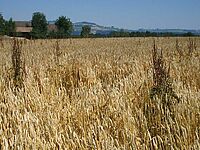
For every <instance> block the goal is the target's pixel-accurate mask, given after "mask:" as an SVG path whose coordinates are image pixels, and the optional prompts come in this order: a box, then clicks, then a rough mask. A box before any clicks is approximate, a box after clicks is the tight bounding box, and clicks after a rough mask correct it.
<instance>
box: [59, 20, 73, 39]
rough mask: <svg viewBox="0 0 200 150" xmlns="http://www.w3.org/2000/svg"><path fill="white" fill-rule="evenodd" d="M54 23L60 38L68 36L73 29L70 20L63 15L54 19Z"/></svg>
mask: <svg viewBox="0 0 200 150" xmlns="http://www.w3.org/2000/svg"><path fill="white" fill-rule="evenodd" d="M55 25H56V26H57V29H58V35H59V37H60V38H63V37H69V36H70V35H71V33H72V31H73V24H72V22H71V21H70V19H69V18H66V17H65V16H60V17H59V18H58V19H57V20H56V22H55Z"/></svg>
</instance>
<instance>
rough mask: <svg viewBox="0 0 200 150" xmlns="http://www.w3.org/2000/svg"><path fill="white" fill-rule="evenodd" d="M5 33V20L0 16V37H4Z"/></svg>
mask: <svg viewBox="0 0 200 150" xmlns="http://www.w3.org/2000/svg"><path fill="white" fill-rule="evenodd" d="M4 33H5V20H4V18H3V16H2V15H1V14H0V35H4Z"/></svg>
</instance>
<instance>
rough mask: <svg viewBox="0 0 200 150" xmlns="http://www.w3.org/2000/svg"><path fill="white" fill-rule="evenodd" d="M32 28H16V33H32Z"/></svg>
mask: <svg viewBox="0 0 200 150" xmlns="http://www.w3.org/2000/svg"><path fill="white" fill-rule="evenodd" d="M31 31H32V27H16V32H22V33H24V32H31Z"/></svg>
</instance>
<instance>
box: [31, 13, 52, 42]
mask: <svg viewBox="0 0 200 150" xmlns="http://www.w3.org/2000/svg"><path fill="white" fill-rule="evenodd" d="M31 23H32V27H33V29H32V36H33V38H45V37H46V35H47V25H48V23H47V20H46V16H45V15H44V14H43V13H41V12H35V13H33V16H32V21H31Z"/></svg>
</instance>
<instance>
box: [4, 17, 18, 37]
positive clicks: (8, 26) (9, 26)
mask: <svg viewBox="0 0 200 150" xmlns="http://www.w3.org/2000/svg"><path fill="white" fill-rule="evenodd" d="M15 31H16V28H15V22H14V21H12V18H10V19H9V20H8V21H5V34H6V35H9V36H13V35H14V33H15Z"/></svg>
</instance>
